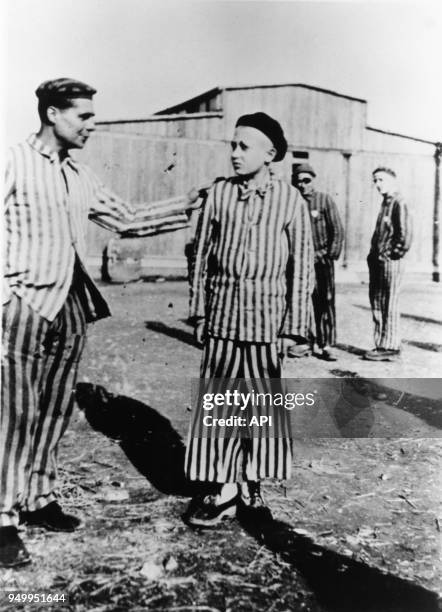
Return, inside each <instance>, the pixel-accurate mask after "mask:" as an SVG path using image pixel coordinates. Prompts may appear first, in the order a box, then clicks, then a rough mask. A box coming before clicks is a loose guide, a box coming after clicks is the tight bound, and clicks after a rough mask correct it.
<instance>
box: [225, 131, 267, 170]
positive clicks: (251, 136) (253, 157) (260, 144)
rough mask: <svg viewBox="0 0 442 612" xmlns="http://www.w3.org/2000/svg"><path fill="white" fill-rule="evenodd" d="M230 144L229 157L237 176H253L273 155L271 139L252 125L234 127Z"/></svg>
mask: <svg viewBox="0 0 442 612" xmlns="http://www.w3.org/2000/svg"><path fill="white" fill-rule="evenodd" d="M231 146H232V152H231V155H230V159H231V161H232V166H233V170H234V171H235V174H236V175H237V176H244V177H245V176H250V177H253V176H254V175H256V174H257V173H258V172H259V171H260V170H261V169H262V168H263V167H264V165H265V164H266V163H270V162H271V161H272V159H273V158H274V157H275V149H274V147H273V144H272V142H271V140H270V139H269V138H267V136H266V135H265V134H263V133H262V132H260V131H259V130H256V129H255V128H252V127H248V126H243V125H241V126H239V127H237V128H235V133H234V135H233V140H232V142H231Z"/></svg>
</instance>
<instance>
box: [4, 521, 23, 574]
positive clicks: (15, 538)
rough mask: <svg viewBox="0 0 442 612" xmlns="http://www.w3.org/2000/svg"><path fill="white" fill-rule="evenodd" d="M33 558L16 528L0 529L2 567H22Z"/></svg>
mask: <svg viewBox="0 0 442 612" xmlns="http://www.w3.org/2000/svg"><path fill="white" fill-rule="evenodd" d="M30 562H31V557H30V555H29V553H28V551H27V550H26V546H25V545H24V544H23V541H22V539H21V538H20V536H19V535H18V531H17V528H16V527H0V567H20V565H26V564H27V563H30Z"/></svg>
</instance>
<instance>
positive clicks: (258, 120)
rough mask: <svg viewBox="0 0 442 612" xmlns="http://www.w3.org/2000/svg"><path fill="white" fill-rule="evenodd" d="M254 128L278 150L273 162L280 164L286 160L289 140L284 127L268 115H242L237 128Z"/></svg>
mask: <svg viewBox="0 0 442 612" xmlns="http://www.w3.org/2000/svg"><path fill="white" fill-rule="evenodd" d="M241 126H244V127H252V128H255V129H256V130H259V131H260V132H262V133H263V134H265V135H266V136H267V138H269V140H271V142H272V144H273V146H274V147H275V149H276V155H275V157H274V159H273V161H275V162H278V161H281V160H282V159H284V156H285V154H286V153H287V140H286V139H285V137H284V132H283V131H282V127H281V126H280V125H279V123H278V122H277V121H276V119H273V118H272V117H270V116H269V115H267V114H266V113H261V112H260V113H252V114H251V115H242V117H240V118H239V119H238V121H237V122H236V127H241Z"/></svg>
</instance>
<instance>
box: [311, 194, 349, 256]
mask: <svg viewBox="0 0 442 612" xmlns="http://www.w3.org/2000/svg"><path fill="white" fill-rule="evenodd" d="M306 200H307V202H308V209H309V212H310V221H311V224H312V234H313V244H314V247H315V260H317V261H321V259H322V258H323V257H327V258H329V259H338V258H339V256H340V254H341V250H342V244H343V242H344V228H343V227H342V223H341V219H340V217H339V213H338V209H337V207H336V204H335V202H334V201H333V199H332V198H331V197H330V196H329V195H328V194H326V193H322V192H320V191H314V192H313V193H312V195H311V196H309V197H307V198H306Z"/></svg>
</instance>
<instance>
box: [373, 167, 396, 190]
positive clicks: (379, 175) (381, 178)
mask: <svg viewBox="0 0 442 612" xmlns="http://www.w3.org/2000/svg"><path fill="white" fill-rule="evenodd" d="M373 183H374V184H375V186H376V189H377V190H378V191H379V193H380V194H381V195H390V194H392V193H394V192H395V190H396V180H395V177H394V176H392V175H391V174H389V173H388V172H382V171H381V172H376V173H375V174H374V175H373Z"/></svg>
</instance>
